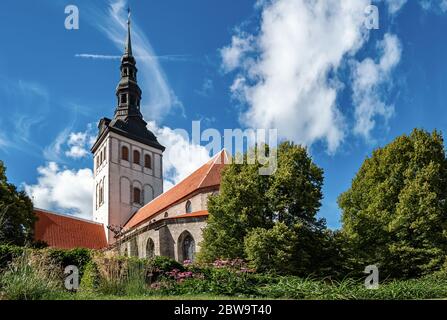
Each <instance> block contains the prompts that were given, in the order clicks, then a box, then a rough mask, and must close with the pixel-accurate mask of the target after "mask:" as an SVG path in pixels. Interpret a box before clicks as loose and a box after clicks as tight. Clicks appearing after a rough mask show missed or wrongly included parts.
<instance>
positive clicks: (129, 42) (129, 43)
mask: <svg viewBox="0 0 447 320" xmlns="http://www.w3.org/2000/svg"><path fill="white" fill-rule="evenodd" d="M127 12H128V16H127V41H126V52H125V55H127V56H132V39H131V36H130V25H131V21H130V16H131V12H130V7H129V8H127Z"/></svg>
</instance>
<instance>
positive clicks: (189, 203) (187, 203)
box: [185, 200, 192, 213]
mask: <svg viewBox="0 0 447 320" xmlns="http://www.w3.org/2000/svg"><path fill="white" fill-rule="evenodd" d="M185 211H186V213H191V212H192V205H191V201H189V200H188V201H187V202H186V206H185Z"/></svg>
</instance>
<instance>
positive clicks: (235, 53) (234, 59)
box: [220, 34, 254, 72]
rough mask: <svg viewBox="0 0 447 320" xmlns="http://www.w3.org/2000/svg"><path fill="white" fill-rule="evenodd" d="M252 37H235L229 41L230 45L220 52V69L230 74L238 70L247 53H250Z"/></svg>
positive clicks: (244, 35)
mask: <svg viewBox="0 0 447 320" xmlns="http://www.w3.org/2000/svg"><path fill="white" fill-rule="evenodd" d="M253 40H254V37H253V36H252V35H249V34H241V35H235V36H233V37H232V39H231V45H229V46H228V47H224V48H222V49H221V50H220V54H221V56H222V67H223V69H224V71H226V72H230V71H233V70H234V69H236V68H238V67H239V65H240V64H241V61H242V60H243V59H244V58H245V54H246V53H247V52H250V51H252V50H253V49H254V48H253Z"/></svg>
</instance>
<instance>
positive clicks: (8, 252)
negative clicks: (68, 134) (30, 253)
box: [0, 245, 24, 269]
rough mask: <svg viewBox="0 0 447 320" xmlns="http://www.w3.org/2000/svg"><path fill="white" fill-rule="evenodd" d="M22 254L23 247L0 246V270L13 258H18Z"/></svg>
mask: <svg viewBox="0 0 447 320" xmlns="http://www.w3.org/2000/svg"><path fill="white" fill-rule="evenodd" d="M23 252H24V248H23V247H18V246H13V245H0V269H4V268H6V267H7V266H8V264H9V263H10V262H11V261H13V259H14V258H18V257H20V256H21V255H22V254H23Z"/></svg>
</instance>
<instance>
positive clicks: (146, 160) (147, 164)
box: [144, 154, 152, 169]
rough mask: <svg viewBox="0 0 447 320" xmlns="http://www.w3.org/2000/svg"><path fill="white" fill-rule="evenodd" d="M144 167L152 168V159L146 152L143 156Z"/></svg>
mask: <svg viewBox="0 0 447 320" xmlns="http://www.w3.org/2000/svg"><path fill="white" fill-rule="evenodd" d="M144 167H146V168H148V169H152V159H151V156H150V155H148V154H146V155H145V156H144Z"/></svg>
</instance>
